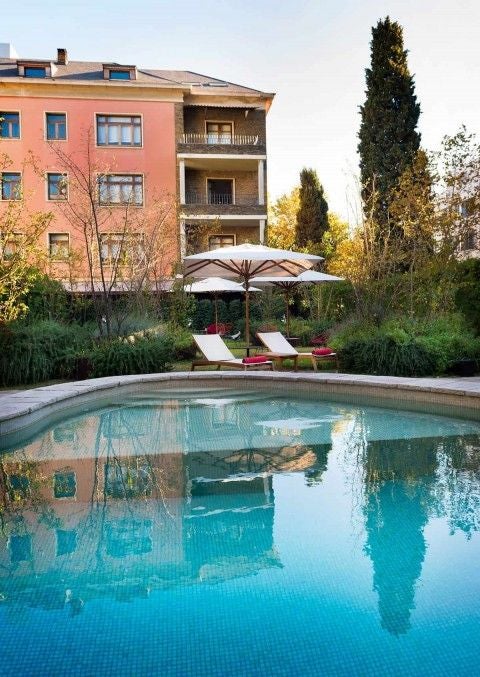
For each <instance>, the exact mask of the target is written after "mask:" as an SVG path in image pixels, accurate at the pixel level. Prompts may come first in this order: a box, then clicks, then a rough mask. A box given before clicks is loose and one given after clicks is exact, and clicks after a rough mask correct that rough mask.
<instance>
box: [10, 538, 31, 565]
mask: <svg viewBox="0 0 480 677" xmlns="http://www.w3.org/2000/svg"><path fill="white" fill-rule="evenodd" d="M10 558H11V561H12V563H15V562H29V561H30V560H31V559H32V537H31V536H30V534H26V535H25V536H10Z"/></svg>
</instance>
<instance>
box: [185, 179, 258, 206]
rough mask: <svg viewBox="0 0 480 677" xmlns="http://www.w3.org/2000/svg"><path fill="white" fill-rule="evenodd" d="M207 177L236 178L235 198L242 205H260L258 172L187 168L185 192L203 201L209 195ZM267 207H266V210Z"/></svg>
mask: <svg viewBox="0 0 480 677" xmlns="http://www.w3.org/2000/svg"><path fill="white" fill-rule="evenodd" d="M207 178H209V179H234V182H235V198H236V202H237V203H239V206H240V205H242V204H243V205H247V204H248V205H258V177H257V172H241V171H238V170H237V171H231V170H225V171H218V170H212V171H210V170H199V169H198V170H197V169H186V170H185V192H186V193H187V195H188V193H194V194H196V195H197V196H198V197H199V198H200V199H201V200H202V201H203V202H206V197H207ZM265 209H266V207H264V211H265Z"/></svg>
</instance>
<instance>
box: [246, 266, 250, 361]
mask: <svg viewBox="0 0 480 677" xmlns="http://www.w3.org/2000/svg"><path fill="white" fill-rule="evenodd" d="M245 340H246V342H247V357H249V356H250V293H249V291H248V278H247V279H246V280H245Z"/></svg>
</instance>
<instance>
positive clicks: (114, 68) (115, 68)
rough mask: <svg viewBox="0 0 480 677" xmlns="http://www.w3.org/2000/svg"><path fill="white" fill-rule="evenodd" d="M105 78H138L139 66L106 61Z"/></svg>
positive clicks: (104, 65) (104, 67)
mask: <svg viewBox="0 0 480 677" xmlns="http://www.w3.org/2000/svg"><path fill="white" fill-rule="evenodd" d="M103 78H104V80H136V79H137V67H136V66H121V65H120V64H117V63H104V64H103Z"/></svg>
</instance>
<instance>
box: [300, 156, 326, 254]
mask: <svg viewBox="0 0 480 677" xmlns="http://www.w3.org/2000/svg"><path fill="white" fill-rule="evenodd" d="M327 229H328V204H327V201H326V199H325V196H324V194H323V186H322V184H321V183H320V181H319V178H318V176H317V172H316V171H315V170H314V169H306V168H304V169H302V171H301V172H300V206H299V209H298V212H297V222H296V225H295V242H296V245H297V247H307V246H309V245H310V246H311V245H312V244H314V245H320V243H321V241H322V237H323V234H324V233H325V231H326V230H327Z"/></svg>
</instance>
